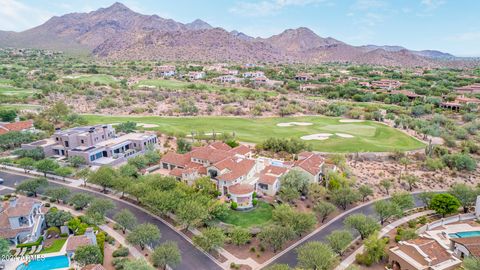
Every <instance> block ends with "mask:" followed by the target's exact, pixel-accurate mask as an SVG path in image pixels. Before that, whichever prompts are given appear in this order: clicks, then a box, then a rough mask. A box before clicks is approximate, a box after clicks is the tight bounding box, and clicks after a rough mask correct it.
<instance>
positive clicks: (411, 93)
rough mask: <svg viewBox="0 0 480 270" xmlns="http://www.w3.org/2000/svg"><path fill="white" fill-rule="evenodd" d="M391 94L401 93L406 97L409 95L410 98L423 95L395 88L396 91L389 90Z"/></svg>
mask: <svg viewBox="0 0 480 270" xmlns="http://www.w3.org/2000/svg"><path fill="white" fill-rule="evenodd" d="M390 94H391V95H396V94H402V95H405V96H407V97H411V98H416V97H423V95H418V94H416V93H414V92H412V91H408V90H397V91H392V92H390Z"/></svg>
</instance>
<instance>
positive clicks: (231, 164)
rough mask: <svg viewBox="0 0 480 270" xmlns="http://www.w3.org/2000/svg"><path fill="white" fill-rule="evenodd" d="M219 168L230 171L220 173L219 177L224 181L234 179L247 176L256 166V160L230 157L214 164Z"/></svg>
mask: <svg viewBox="0 0 480 270" xmlns="http://www.w3.org/2000/svg"><path fill="white" fill-rule="evenodd" d="M214 166H215V168H217V169H219V170H224V169H227V170H228V171H229V172H228V173H225V174H222V175H219V176H218V177H217V178H218V179H220V180H224V181H233V180H235V179H238V178H239V177H241V176H246V175H247V174H248V173H249V172H250V171H251V170H252V169H253V167H254V166H255V160H252V159H240V158H230V159H227V160H224V161H221V162H220V163H217V164H214Z"/></svg>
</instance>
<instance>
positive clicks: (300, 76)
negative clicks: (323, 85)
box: [295, 72, 313, 82]
mask: <svg viewBox="0 0 480 270" xmlns="http://www.w3.org/2000/svg"><path fill="white" fill-rule="evenodd" d="M295 80H296V81H299V82H306V81H310V80H313V74H312V73H303V72H302V73H297V74H296V75H295Z"/></svg>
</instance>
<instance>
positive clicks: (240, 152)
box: [230, 144, 252, 156]
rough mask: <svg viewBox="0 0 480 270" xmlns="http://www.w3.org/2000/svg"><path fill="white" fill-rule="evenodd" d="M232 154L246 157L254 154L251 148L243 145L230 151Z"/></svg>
mask: <svg viewBox="0 0 480 270" xmlns="http://www.w3.org/2000/svg"><path fill="white" fill-rule="evenodd" d="M230 152H232V153H235V154H238V155H243V156H244V155H246V154H248V153H250V152H252V150H250V148H249V147H248V146H246V145H243V144H241V145H239V146H237V147H235V148H233V149H232V150H230Z"/></svg>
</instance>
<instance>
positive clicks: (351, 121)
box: [339, 119, 365, 123]
mask: <svg viewBox="0 0 480 270" xmlns="http://www.w3.org/2000/svg"><path fill="white" fill-rule="evenodd" d="M339 122H340V123H360V122H365V120H360V119H340V121H339Z"/></svg>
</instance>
